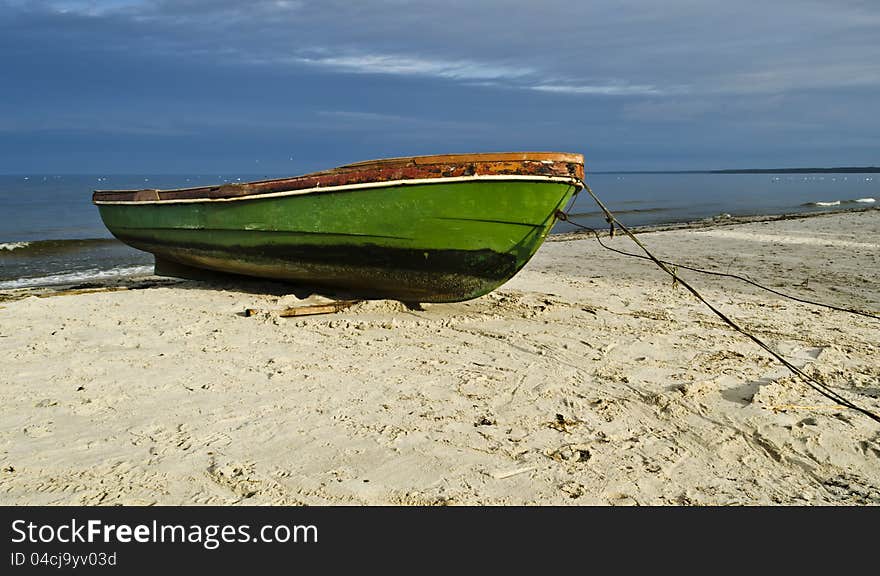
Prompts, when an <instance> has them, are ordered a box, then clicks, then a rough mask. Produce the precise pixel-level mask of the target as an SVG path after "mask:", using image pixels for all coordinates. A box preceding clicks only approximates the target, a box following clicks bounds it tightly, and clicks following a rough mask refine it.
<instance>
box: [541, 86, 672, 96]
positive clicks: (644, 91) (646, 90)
mask: <svg viewBox="0 0 880 576" xmlns="http://www.w3.org/2000/svg"><path fill="white" fill-rule="evenodd" d="M529 88H531V89H532V90H537V91H539V92H551V93H555V94H575V95H590V96H658V95H661V94H665V93H667V90H665V89H660V88H657V87H656V86H649V85H639V84H623V83H620V84H576V85H572V84H538V85H537V86H529Z"/></svg>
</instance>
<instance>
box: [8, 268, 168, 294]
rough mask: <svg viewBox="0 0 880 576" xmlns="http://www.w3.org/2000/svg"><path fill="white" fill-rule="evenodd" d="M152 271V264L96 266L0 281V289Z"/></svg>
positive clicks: (56, 283)
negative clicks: (107, 268) (106, 267)
mask: <svg viewBox="0 0 880 576" xmlns="http://www.w3.org/2000/svg"><path fill="white" fill-rule="evenodd" d="M152 273H153V267H152V266H120V267H118V268H111V269H110V270H100V269H98V268H92V269H89V270H80V271H78V272H68V273H65V274H53V275H51V276H38V277H36V278H18V279H16V280H7V281H6V282H0V290H12V289H14V288H31V287H34V286H54V285H58V284H73V283H77V282H83V281H87V280H103V279H107V278H118V277H121V276H140V275H144V274H152Z"/></svg>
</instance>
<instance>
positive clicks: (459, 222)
mask: <svg viewBox="0 0 880 576" xmlns="http://www.w3.org/2000/svg"><path fill="white" fill-rule="evenodd" d="M583 177H584V160H583V156H581V155H580V154H567V153H557V152H507V153H489V154H446V155H436V156H414V157H409V158H391V159H384V160H372V161H368V162H359V163H356V164H348V165H346V166H341V167H339V168H334V169H332V170H326V171H322V172H314V173H311V174H306V175H303V176H297V177H292V178H280V179H273V180H264V181H258V182H248V183H232V184H223V185H218V186H203V187H196V188H181V189H174V190H98V191H95V192H94V194H93V197H92V201H93V202H94V203H95V204H96V205H97V206H98V209H99V211H100V213H101V218H102V219H103V221H104V224H105V225H106V226H107V228H108V229H109V230H110V232H111V233H112V234H113V235H114V236H116V237H117V238H118V239H119V240H121V241H123V242H125V243H126V244H128V245H130V246H133V247H134V248H137V249H140V250H145V251H147V252H151V253H152V254H154V255H155V257H156V271H157V273H159V274H163V273H164V274H169V275H176V274H181V275H185V273H184V271H185V270H187V269H197V270H211V271H217V272H223V273H232V274H243V275H248V276H258V277H263V278H271V279H276V280H282V281H288V282H294V283H300V284H307V285H311V286H324V287H331V288H336V289H341V290H344V291H346V292H348V293H349V294H352V295H356V296H358V297H374V298H393V299H397V300H402V301H405V302H455V301H461V300H469V299H471V298H476V297H478V296H481V295H483V294H486V293H488V292H490V291H492V290H494V289H495V288H497V287H498V286H500V285H501V284H503V283H504V282H506V281H507V280H509V279H510V278H511V277H513V275H514V274H516V273H517V272H518V271H519V270H520V269H521V268H522V267H523V266H524V265H525V264H526V262H528V260H529V259H530V258H531V257H532V255H533V254H534V253H535V252H536V251H537V249H538V248H539V247H540V245H541V244H542V242H543V241H544V238H545V237H546V236H547V234H548V233H549V232H550V229H551V228H552V226H553V224H554V223H555V221H556V211H557V210H561V209H563V208H564V207H565V205H566V203H567V202H568V201H569V200H570V199H571V197H572V195H573V194H575V193H576V192H577V191H578V190H579V188H580V185H581V181H582V179H583Z"/></svg>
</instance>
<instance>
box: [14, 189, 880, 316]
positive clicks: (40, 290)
mask: <svg viewBox="0 0 880 576" xmlns="http://www.w3.org/2000/svg"><path fill="white" fill-rule="evenodd" d="M871 211H880V206H872V207H865V208H849V209H836V210H827V211H822V212H807V213H802V212H791V213H785V214H763V215H753V216H730V215H722V216H714V217H711V218H701V219H699V220H688V221H684V222H674V223H668V224H653V225H646V226H633V227H630V229H631V230H632V231H633V233H635V234H647V233H652V232H664V231H671V230H698V229H705V228H716V227H725V226H736V225H740V224H749V223H755V222H777V221H783V220H800V219H806V218H818V217H823V216H833V215H838V214H848V213H861V212H871ZM596 232H597V233H598V234H599V235H600V236H607V235H608V228H607V227H604V226H603V227H602V228H598V229H596ZM584 235H586V236H587V237H592V233H591V232H589V231H587V230H574V231H570V232H559V233H552V234H550V235H548V236H547V238H546V240H545V242H568V241H571V240H580V239H582V238H583V237H584ZM102 240H104V239H102ZM106 240H107V241H111V242H119V241H118V240H116V239H115V238H107V239H106ZM120 244H121V243H120ZM160 278H162V277H157V276H153V275H152V274H138V275H118V276H112V277H108V278H95V279H86V280H81V281H77V282H70V283H64V284H46V285H38V286H27V287H22V288H7V289H2V288H0V302H3V301H9V300H18V299H21V298H25V297H27V296H29V295H41V296H42V295H46V294H52V293H56V292H67V291H75V290H83V289H98V288H107V289H110V288H119V289H128V288H124V287H126V286H129V285H130V284H135V285H137V284H138V283H140V282H148V283H149V281H150V280H151V279H152V281H158V279H160ZM163 281H176V280H175V279H173V278H164V279H163ZM242 281H244V282H258V283H259V282H263V283H269V284H279V285H280V286H285V284H284V283H283V282H276V281H272V280H265V279H248V278H242Z"/></svg>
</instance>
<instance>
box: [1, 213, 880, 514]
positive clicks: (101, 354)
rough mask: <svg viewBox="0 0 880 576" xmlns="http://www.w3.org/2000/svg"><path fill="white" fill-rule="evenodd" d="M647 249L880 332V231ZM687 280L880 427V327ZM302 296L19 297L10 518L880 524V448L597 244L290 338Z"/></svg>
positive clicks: (168, 288)
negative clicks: (660, 517)
mask: <svg viewBox="0 0 880 576" xmlns="http://www.w3.org/2000/svg"><path fill="white" fill-rule="evenodd" d="M639 238H640V239H641V240H642V241H643V242H644V243H645V244H646V245H647V246H648V247H649V248H650V249H651V250H652V251H653V252H654V253H655V254H656V255H657V256H658V257H660V258H664V259H668V260H671V261H675V262H677V263H679V264H682V265H687V266H693V267H699V268H705V269H710V270H715V271H719V272H727V273H735V274H745V275H748V276H749V278H751V279H753V280H754V281H756V282H759V283H762V284H765V285H767V286H769V287H771V288H774V289H775V290H779V291H782V292H786V293H790V294H792V295H795V296H798V297H800V298H804V299H809V300H816V301H820V302H825V303H828V304H833V305H835V306H839V307H846V308H857V309H860V310H865V311H870V312H873V313H874V314H877V313H878V311H880V210H877V209H870V210H864V211H860V212H848V213H837V214H827V215H815V216H811V217H798V218H777V219H766V220H763V221H755V222H748V223H737V222H735V221H732V222H728V221H725V220H724V219H721V220H720V221H718V222H716V223H715V224H714V225H712V226H702V227H681V228H679V229H673V230H661V231H653V232H644V233H641V234H639ZM603 241H605V242H606V243H608V244H609V245H611V246H613V247H615V248H618V249H621V250H627V251H630V252H637V251H638V248H637V247H636V246H635V245H634V244H633V243H632V242H631V241H630V240H629V239H627V238H625V237H623V236H622V235H620V234H618V235H616V236H615V237H614V238H613V239H611V238H608V237H605V238H604V239H603ZM679 274H680V275H681V276H682V277H683V278H685V279H687V280H688V281H689V282H691V283H692V284H693V285H694V286H695V287H696V288H697V289H698V290H699V291H700V293H701V294H703V295H704V296H705V297H706V298H707V299H708V300H709V301H711V302H713V303H714V304H715V305H717V306H718V307H719V308H720V309H721V310H722V311H723V312H724V313H725V314H728V315H729V316H730V317H731V318H733V319H735V320H736V321H737V322H740V323H741V325H742V326H743V327H744V328H746V329H748V330H749V331H750V332H751V333H753V334H755V335H756V336H758V337H759V338H761V339H762V340H764V341H765V342H767V343H768V344H769V345H770V346H771V347H772V348H774V349H775V350H777V351H778V352H780V353H781V354H783V355H784V356H785V357H786V358H788V359H789V360H790V361H791V362H793V363H794V364H795V365H797V366H799V367H803V369H804V370H805V371H806V372H807V373H809V374H811V375H812V376H814V377H815V378H817V379H818V380H819V381H821V382H823V383H824V384H826V385H827V386H829V387H831V388H832V389H834V390H835V391H837V392H838V393H840V394H841V395H843V396H845V397H846V398H848V399H850V400H851V401H853V402H855V403H856V404H858V405H860V406H863V407H865V408H867V409H869V410H872V411H874V412H880V362H878V357H880V320H877V319H873V318H868V317H865V316H858V315H853V314H848V313H845V312H840V311H836V310H830V309H827V308H822V307H818V306H813V305H810V304H804V303H800V302H795V301H791V300H788V299H784V298H781V297H780V296H777V295H774V294H770V293H767V292H765V291H761V290H759V289H757V288H755V287H753V286H750V285H748V284H745V283H742V282H738V281H736V280H733V279H729V278H721V277H717V276H707V275H702V274H698V273H695V272H690V271H687V270H683V269H682V270H679ZM290 290H291V289H290V288H289V287H285V286H283V285H280V284H276V283H270V282H262V281H257V280H254V281H242V282H233V283H217V282H215V283H209V282H197V281H178V280H172V279H161V278H156V277H150V276H146V277H136V278H128V279H122V280H114V281H112V282H110V281H108V282H104V283H100V282H99V283H94V284H89V285H85V286H79V287H73V288H70V287H68V289H66V290H65V289H58V288H53V289H47V288H39V289H37V288H32V289H21V290H5V291H0V357H2V358H3V362H2V363H0V504H7V505H117V504H122V505H152V504H156V505H203V504H219V505H228V504H236V505H262V504H271V505H383V504H391V505H447V504H448V505H776V504H781V505H803V504H808V505H866V504H880V424H878V423H877V422H875V421H872V420H871V419H869V418H867V417H865V416H864V415H862V414H859V413H857V412H855V411H852V410H849V409H847V408H844V407H841V406H838V405H836V404H834V403H832V402H831V401H830V400H828V399H826V398H824V397H823V396H821V395H819V394H818V393H817V392H815V391H813V390H811V389H810V388H809V387H808V386H807V385H806V384H805V383H803V382H802V381H800V380H799V379H797V378H795V377H794V376H793V375H792V374H791V373H790V372H789V371H788V370H787V369H786V368H784V367H783V366H781V365H780V364H779V363H778V362H777V361H776V360H774V359H773V358H772V357H770V356H769V355H768V354H767V353H766V352H764V351H763V350H761V349H760V348H759V347H758V346H756V345H755V344H754V343H753V342H751V341H749V340H748V339H747V338H746V337H744V336H743V335H742V334H739V333H737V332H735V331H734V330H732V329H731V328H730V327H728V326H726V325H725V324H724V323H722V322H721V320H720V319H719V318H718V317H717V316H715V315H714V314H712V312H711V311H710V310H709V309H708V308H706V306H705V305H704V304H702V303H700V302H699V301H697V300H696V299H695V298H694V297H693V296H692V295H691V294H690V293H689V292H688V291H687V290H685V289H684V288H683V287H682V286H681V285H675V284H674V283H673V282H672V279H671V278H670V277H669V276H668V275H666V274H664V273H663V272H662V271H660V270H659V269H658V268H657V267H656V266H655V265H654V264H652V263H651V262H648V261H645V260H641V259H635V258H628V257H625V256H622V255H620V254H616V253H614V252H611V251H608V250H605V249H604V248H602V247H601V246H600V245H599V244H598V243H597V242H596V240H595V238H593V237H592V236H591V235H588V234H567V235H558V236H555V237H552V238H551V239H550V241H548V242H546V243H545V244H544V245H543V246H542V247H541V248H540V250H539V251H538V253H537V254H536V255H535V257H534V258H533V259H532V260H531V261H530V262H529V264H528V265H527V266H526V267H525V268H524V269H523V270H522V271H520V272H519V274H517V275H516V276H515V277H514V278H513V279H512V280H511V281H509V282H508V283H506V284H505V285H503V286H502V287H501V288H499V289H498V290H496V291H494V292H492V293H490V294H488V295H486V296H483V297H481V298H478V299H475V300H471V301H468V302H462V303H456V304H426V305H424V306H421V307H412V306H406V305H404V304H402V303H400V302H396V301H364V302H360V303H357V304H355V305H353V306H352V307H350V308H347V309H345V310H342V311H340V312H338V313H334V314H323V315H314V316H302V317H289V318H288V317H281V316H279V314H278V312H279V311H281V310H283V309H285V308H286V307H289V306H294V305H297V304H298V303H300V301H301V300H302V299H304V298H306V297H308V296H309V294H307V293H306V292H304V291H302V290H298V291H297V292H296V293H290ZM249 309H250V310H253V311H255V312H254V313H250V314H247V313H245V311H246V310H249Z"/></svg>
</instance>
